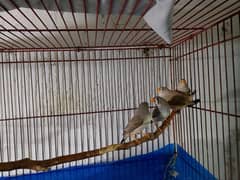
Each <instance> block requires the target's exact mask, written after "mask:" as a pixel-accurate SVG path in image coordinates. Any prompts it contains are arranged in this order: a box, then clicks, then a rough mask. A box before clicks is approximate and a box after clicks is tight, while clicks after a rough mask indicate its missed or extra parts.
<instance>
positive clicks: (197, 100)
mask: <svg viewBox="0 0 240 180" xmlns="http://www.w3.org/2000/svg"><path fill="white" fill-rule="evenodd" d="M200 102H201V101H200V99H195V100H194V101H192V103H191V104H189V105H188V107H193V106H194V105H196V104H198V103H200Z"/></svg>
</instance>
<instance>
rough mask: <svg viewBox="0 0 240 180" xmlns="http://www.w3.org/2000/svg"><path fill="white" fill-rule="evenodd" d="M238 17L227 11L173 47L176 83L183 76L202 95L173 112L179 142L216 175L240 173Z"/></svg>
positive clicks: (230, 176)
mask: <svg viewBox="0 0 240 180" xmlns="http://www.w3.org/2000/svg"><path fill="white" fill-rule="evenodd" d="M239 22H240V18H239V14H237V15H234V16H231V17H230V18H227V19H225V20H224V21H222V22H220V23H217V24H215V25H213V26H212V27H210V28H209V29H207V30H204V31H203V32H201V33H199V34H197V35H195V36H194V37H193V38H192V39H189V40H186V41H184V42H182V43H180V44H179V45H177V46H175V47H174V48H173V52H172V53H173V56H174V60H173V61H172V62H171V69H172V73H173V77H175V81H174V82H175V84H174V85H175V86H176V82H177V80H178V79H181V78H186V79H187V80H188V82H189V84H190V86H191V89H193V90H194V89H196V91H197V94H196V97H197V98H200V99H201V103H200V105H198V106H196V107H195V108H188V109H186V110H184V111H183V112H182V113H181V115H180V116H178V117H177V121H176V122H177V125H176V130H177V132H176V134H177V135H176V138H177V141H178V143H179V144H180V145H182V146H183V147H184V148H186V150H187V151H188V152H189V153H190V154H192V155H193V156H194V157H196V159H197V160H199V161H200V162H201V163H202V164H203V165H204V166H205V167H206V168H208V169H209V170H210V172H212V173H213V174H214V175H215V176H216V177H218V178H219V179H239V178H240V172H239V168H240V165H239V163H240V159H239V157H240V154H239V152H240V151H239V149H240V145H239V144H240V123H239V120H240V85H239V82H240V73H239V69H240V61H239V59H240V23H239Z"/></svg>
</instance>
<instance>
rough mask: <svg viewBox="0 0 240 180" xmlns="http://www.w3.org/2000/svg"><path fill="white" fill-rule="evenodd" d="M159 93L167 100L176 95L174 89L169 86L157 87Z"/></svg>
mask: <svg viewBox="0 0 240 180" xmlns="http://www.w3.org/2000/svg"><path fill="white" fill-rule="evenodd" d="M157 94H158V96H160V97H161V98H163V99H165V101H169V100H171V99H172V97H173V96H174V95H175V93H174V91H173V90H170V89H168V88H167V87H159V88H157Z"/></svg>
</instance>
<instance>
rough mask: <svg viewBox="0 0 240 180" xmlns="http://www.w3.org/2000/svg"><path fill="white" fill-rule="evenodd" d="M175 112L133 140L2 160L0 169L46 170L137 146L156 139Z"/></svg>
mask: <svg viewBox="0 0 240 180" xmlns="http://www.w3.org/2000/svg"><path fill="white" fill-rule="evenodd" d="M175 114H176V112H172V113H171V114H170V115H169V117H168V118H167V119H166V120H165V121H164V122H163V123H162V125H161V126H160V127H159V128H158V129H157V130H156V131H155V132H153V133H147V134H145V135H144V136H143V137H141V138H139V139H136V140H133V141H131V142H128V143H124V144H113V145H109V146H106V147H103V148H100V149H95V150H92V151H87V152H81V153H77V154H72V155H66V156H61V157H56V158H52V159H47V160H40V161H38V160H31V159H29V158H26V159H22V160H17V161H12V162H4V163H0V171H10V170H14V169H31V170H35V171H46V170H48V169H49V168H50V167H51V166H55V165H58V164H63V163H67V162H71V161H77V160H82V159H86V158H90V157H94V156H99V155H102V154H105V153H107V152H111V151H116V150H124V149H128V148H130V147H133V146H137V145H139V144H142V143H144V142H146V141H149V140H154V139H156V138H157V137H158V136H159V135H160V134H162V133H163V131H164V130H165V129H166V128H167V127H168V126H169V125H170V122H171V120H173V118H174V116H175Z"/></svg>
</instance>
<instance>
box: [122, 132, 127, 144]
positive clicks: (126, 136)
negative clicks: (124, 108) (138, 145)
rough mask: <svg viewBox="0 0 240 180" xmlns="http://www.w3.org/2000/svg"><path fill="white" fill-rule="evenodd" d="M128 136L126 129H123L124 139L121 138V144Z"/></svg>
mask: <svg viewBox="0 0 240 180" xmlns="http://www.w3.org/2000/svg"><path fill="white" fill-rule="evenodd" d="M126 138H127V136H126V131H125V130H124V131H123V138H122V140H121V144H123V143H124V142H125V140H126Z"/></svg>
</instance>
